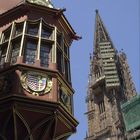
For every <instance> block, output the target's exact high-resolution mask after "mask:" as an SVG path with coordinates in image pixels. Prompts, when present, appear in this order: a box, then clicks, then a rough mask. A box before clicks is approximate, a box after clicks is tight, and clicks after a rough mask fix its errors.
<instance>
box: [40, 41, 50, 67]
mask: <svg viewBox="0 0 140 140" xmlns="http://www.w3.org/2000/svg"><path fill="white" fill-rule="evenodd" d="M50 49H51V45H48V44H45V43H42V44H41V47H40V60H41V66H42V67H48V65H49V54H50Z"/></svg>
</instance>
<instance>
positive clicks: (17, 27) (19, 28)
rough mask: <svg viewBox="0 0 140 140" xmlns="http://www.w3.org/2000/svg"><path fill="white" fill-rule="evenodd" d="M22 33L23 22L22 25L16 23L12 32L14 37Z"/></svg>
mask: <svg viewBox="0 0 140 140" xmlns="http://www.w3.org/2000/svg"><path fill="white" fill-rule="evenodd" d="M22 31H23V22H22V23H16V24H15V30H14V36H18V35H20V34H21V33H22Z"/></svg>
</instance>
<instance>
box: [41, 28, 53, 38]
mask: <svg viewBox="0 0 140 140" xmlns="http://www.w3.org/2000/svg"><path fill="white" fill-rule="evenodd" d="M51 35H52V30H50V29H48V28H45V27H43V28H42V32H41V37H43V38H47V39H51Z"/></svg>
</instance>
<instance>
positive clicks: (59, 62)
mask: <svg viewBox="0 0 140 140" xmlns="http://www.w3.org/2000/svg"><path fill="white" fill-rule="evenodd" d="M57 69H58V70H59V72H60V73H63V55H62V52H61V51H60V50H59V49H57Z"/></svg>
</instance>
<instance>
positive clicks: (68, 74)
mask: <svg viewBox="0 0 140 140" xmlns="http://www.w3.org/2000/svg"><path fill="white" fill-rule="evenodd" d="M65 77H66V79H67V80H68V81H69V82H70V79H71V77H70V63H69V61H68V60H67V59H66V58H65Z"/></svg>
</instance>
